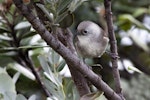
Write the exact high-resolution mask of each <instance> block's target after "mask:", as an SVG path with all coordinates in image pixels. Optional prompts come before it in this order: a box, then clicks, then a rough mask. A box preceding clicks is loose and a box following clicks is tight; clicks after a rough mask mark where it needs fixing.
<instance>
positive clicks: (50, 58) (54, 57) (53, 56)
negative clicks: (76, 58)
mask: <svg viewBox="0 0 150 100" xmlns="http://www.w3.org/2000/svg"><path fill="white" fill-rule="evenodd" d="M59 59H60V55H59V54H58V53H56V52H55V51H54V50H52V51H51V54H50V55H49V56H48V61H50V63H51V64H52V65H55V64H58V63H59Z"/></svg>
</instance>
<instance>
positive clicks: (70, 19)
mask: <svg viewBox="0 0 150 100" xmlns="http://www.w3.org/2000/svg"><path fill="white" fill-rule="evenodd" d="M73 19H74V17H73V14H69V13H68V15H67V16H66V17H65V18H64V19H63V20H62V21H61V22H60V27H61V28H68V27H69V26H71V25H72V24H73Z"/></svg>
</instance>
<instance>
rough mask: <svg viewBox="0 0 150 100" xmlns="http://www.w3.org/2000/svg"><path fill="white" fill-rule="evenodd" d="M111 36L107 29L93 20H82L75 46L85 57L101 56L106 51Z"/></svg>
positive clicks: (75, 38) (80, 54)
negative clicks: (106, 31)
mask: <svg viewBox="0 0 150 100" xmlns="http://www.w3.org/2000/svg"><path fill="white" fill-rule="evenodd" d="M108 42H109V38H108V36H106V33H105V31H104V30H103V29H102V28H101V27H100V26H99V25H98V24H96V23H94V22H92V21H88V20H87V21H82V22H81V23H79V25H78V26H77V32H76V34H75V36H74V46H75V49H76V51H77V54H78V55H79V56H80V57H82V58H83V60H84V59H85V58H97V57H101V56H102V55H103V53H104V52H105V51H106V48H107V46H108Z"/></svg>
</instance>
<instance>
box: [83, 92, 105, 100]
mask: <svg viewBox="0 0 150 100" xmlns="http://www.w3.org/2000/svg"><path fill="white" fill-rule="evenodd" d="M103 94H104V92H102V91H98V92H95V93H89V94H86V95H84V96H82V97H81V99H80V100H96V99H97V98H99V99H100V98H101V96H102V95H103ZM99 99H98V100H99Z"/></svg>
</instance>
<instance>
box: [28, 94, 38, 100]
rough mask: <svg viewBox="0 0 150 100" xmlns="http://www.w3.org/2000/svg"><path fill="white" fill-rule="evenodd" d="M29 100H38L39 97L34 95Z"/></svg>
mask: <svg viewBox="0 0 150 100" xmlns="http://www.w3.org/2000/svg"><path fill="white" fill-rule="evenodd" d="M28 100H37V96H36V95H32V96H30V97H29V99H28Z"/></svg>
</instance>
